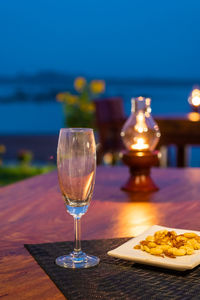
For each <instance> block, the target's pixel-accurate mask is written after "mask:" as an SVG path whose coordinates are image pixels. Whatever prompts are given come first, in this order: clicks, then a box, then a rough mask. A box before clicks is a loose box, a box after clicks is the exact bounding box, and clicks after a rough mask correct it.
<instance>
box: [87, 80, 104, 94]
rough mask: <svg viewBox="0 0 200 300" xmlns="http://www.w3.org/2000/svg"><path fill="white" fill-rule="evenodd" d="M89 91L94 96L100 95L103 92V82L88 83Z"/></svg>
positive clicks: (93, 81)
mask: <svg viewBox="0 0 200 300" xmlns="http://www.w3.org/2000/svg"><path fill="white" fill-rule="evenodd" d="M90 90H91V91H92V93H94V94H100V93H103V92H104V91H105V82H104V80H92V81H91V82H90Z"/></svg>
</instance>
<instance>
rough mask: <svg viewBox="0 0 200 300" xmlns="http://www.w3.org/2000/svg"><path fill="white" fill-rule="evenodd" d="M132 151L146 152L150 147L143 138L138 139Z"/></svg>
mask: <svg viewBox="0 0 200 300" xmlns="http://www.w3.org/2000/svg"><path fill="white" fill-rule="evenodd" d="M131 149H132V150H145V149H149V145H148V144H145V141H144V139H143V138H138V139H137V143H136V144H133V145H132V146H131Z"/></svg>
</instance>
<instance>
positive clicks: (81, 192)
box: [56, 128, 99, 268]
mask: <svg viewBox="0 0 200 300" xmlns="http://www.w3.org/2000/svg"><path fill="white" fill-rule="evenodd" d="M57 167H58V179H59V185H60V189H61V192H62V195H63V197H64V200H65V204H66V208H67V211H68V213H69V214H70V215H72V216H73V217H74V229H75V247H74V251H73V252H72V253H70V254H68V255H64V256H60V257H58V258H56V264H57V265H59V266H61V267H64V268H89V267H93V266H95V265H97V264H98V263H99V258H98V257H96V256H92V255H87V254H86V253H84V252H83V251H82V250H81V225H80V221H81V217H82V216H83V215H84V214H85V213H86V211H87V210H88V206H89V204H90V200H91V196H92V193H93V189H94V182H95V173H96V145H95V139H94V133H93V130H92V129H90V128H63V129H61V130H60V134H59V140H58V148H57Z"/></svg>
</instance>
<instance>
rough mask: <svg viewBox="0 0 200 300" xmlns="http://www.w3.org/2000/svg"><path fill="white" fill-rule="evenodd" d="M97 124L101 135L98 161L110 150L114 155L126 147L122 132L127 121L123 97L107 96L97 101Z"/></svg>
mask: <svg viewBox="0 0 200 300" xmlns="http://www.w3.org/2000/svg"><path fill="white" fill-rule="evenodd" d="M94 103H95V107H96V126H97V129H98V135H99V143H100V145H99V149H98V163H100V162H102V159H103V156H104V155H105V154H106V153H108V152H110V153H112V154H113V155H115V154H117V153H119V151H120V150H122V149H124V146H123V143H122V140H121V136H120V132H121V129H122V126H123V124H124V123H125V121H126V117H125V113H124V106H123V100H122V98H114V97H113V98H105V99H99V100H96V101H95V102H94Z"/></svg>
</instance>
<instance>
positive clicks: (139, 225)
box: [116, 196, 159, 237]
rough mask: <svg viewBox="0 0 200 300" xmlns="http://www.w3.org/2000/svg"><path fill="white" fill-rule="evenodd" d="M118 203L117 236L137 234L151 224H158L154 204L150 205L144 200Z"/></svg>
mask: <svg viewBox="0 0 200 300" xmlns="http://www.w3.org/2000/svg"><path fill="white" fill-rule="evenodd" d="M146 197H149V196H146ZM146 200H148V199H146ZM120 205H121V206H120V213H119V214H118V222H117V224H116V227H117V233H118V235H119V236H130V237H131V236H137V235H139V234H141V233H142V232H143V231H145V230H146V229H148V228H149V227H151V226H152V225H155V224H159V214H158V212H157V208H156V206H157V205H156V204H153V205H152V203H148V201H146V203H138V202H134V203H130V204H129V205H128V204H127V203H126V205H122V203H120Z"/></svg>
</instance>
